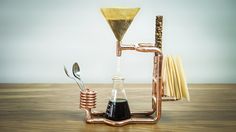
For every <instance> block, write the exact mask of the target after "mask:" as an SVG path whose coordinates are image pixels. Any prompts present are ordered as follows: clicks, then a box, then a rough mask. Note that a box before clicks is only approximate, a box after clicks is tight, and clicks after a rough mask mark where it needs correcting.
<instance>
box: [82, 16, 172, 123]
mask: <svg viewBox="0 0 236 132" xmlns="http://www.w3.org/2000/svg"><path fill="white" fill-rule="evenodd" d="M162 25H163V16H157V17H156V31H155V44H150V43H140V44H138V46H137V47H136V46H135V45H122V44H121V42H120V41H118V42H117V48H116V49H117V51H116V55H117V56H121V54H122V51H123V50H135V51H137V52H144V53H154V58H153V63H154V67H153V79H152V110H151V111H144V112H131V115H132V116H131V118H130V119H127V120H122V121H112V120H109V119H106V118H105V117H104V114H105V113H104V112H96V111H92V109H93V108H96V92H95V91H91V90H89V89H86V90H85V91H82V92H81V93H80V109H83V110H84V111H85V112H86V118H85V120H86V122H87V123H106V124H108V125H112V126H123V125H126V124H131V123H156V122H157V121H159V120H160V118H161V105H162V101H175V100H176V98H175V97H167V96H165V95H164V89H163V85H162V84H163V82H162V62H163V54H162V52H161V48H162Z"/></svg>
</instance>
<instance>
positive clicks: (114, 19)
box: [101, 8, 140, 41]
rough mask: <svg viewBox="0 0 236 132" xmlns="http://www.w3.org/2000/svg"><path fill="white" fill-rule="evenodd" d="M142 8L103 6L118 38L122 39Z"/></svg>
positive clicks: (104, 12)
mask: <svg viewBox="0 0 236 132" xmlns="http://www.w3.org/2000/svg"><path fill="white" fill-rule="evenodd" d="M139 10H140V8H101V12H102V14H103V16H104V17H105V18H106V20H107V22H108V23H109V25H110V27H111V29H112V31H113V33H114V35H115V37H116V39H117V40H119V41H121V40H122V38H123V36H124V34H125V32H126V31H127V29H128V28H129V26H130V24H131V23H132V21H133V19H134V17H135V16H136V14H137V13H138V11H139Z"/></svg>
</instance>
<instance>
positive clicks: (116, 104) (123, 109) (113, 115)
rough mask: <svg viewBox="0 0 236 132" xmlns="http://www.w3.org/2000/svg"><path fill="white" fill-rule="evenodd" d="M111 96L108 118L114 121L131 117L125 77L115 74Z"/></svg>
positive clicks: (107, 112) (107, 111)
mask: <svg viewBox="0 0 236 132" xmlns="http://www.w3.org/2000/svg"><path fill="white" fill-rule="evenodd" d="M112 80H113V89H112V92H111V98H110V100H109V102H108V105H107V110H106V114H105V116H106V118H107V119H110V120H113V121H121V120H126V119H129V118H130V117H131V114H130V109H129V104H128V100H127V97H126V93H125V89H124V78H123V77H121V76H114V77H113V78H112Z"/></svg>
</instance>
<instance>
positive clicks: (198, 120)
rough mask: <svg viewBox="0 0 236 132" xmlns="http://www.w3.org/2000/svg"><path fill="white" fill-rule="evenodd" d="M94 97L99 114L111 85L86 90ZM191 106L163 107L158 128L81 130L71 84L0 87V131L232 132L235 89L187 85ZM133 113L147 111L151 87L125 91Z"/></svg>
mask: <svg viewBox="0 0 236 132" xmlns="http://www.w3.org/2000/svg"><path fill="white" fill-rule="evenodd" d="M86 86H87V87H90V88H91V89H94V90H96V91H98V100H97V101H98V103H97V110H101V111H104V110H105V109H106V105H107V101H108V98H109V95H110V91H111V85H108V84H107V85H105V84H90V85H86ZM189 87H190V95H191V102H187V101H175V102H163V110H162V118H161V120H160V121H159V122H158V123H157V124H132V125H126V126H123V127H112V126H108V125H105V124H86V123H85V122H84V111H82V110H79V89H78V88H77V87H76V85H74V84H0V131H1V132H18V131H19V132H21V131H33V132H38V131H39V132H41V131H50V132H60V131H62V132H70V131H73V132H74V131H75V132H79V131H88V130H89V131H95V132H104V131H109V132H111V131H119V132H121V131H127V132H129V131H130V132H131V131H132V132H134V131H138V132H147V131H155V132H157V131H181V132H183V131H186V132H189V131H202V132H205V131H209V132H212V131H225V132H228V131H232V132H233V131H236V85H190V86H189ZM126 91H127V96H128V100H129V105H130V108H131V110H132V111H136V110H150V109H151V98H150V97H151V96H150V95H151V87H150V85H145V84H140V85H137V84H136V85H135V84H129V85H126Z"/></svg>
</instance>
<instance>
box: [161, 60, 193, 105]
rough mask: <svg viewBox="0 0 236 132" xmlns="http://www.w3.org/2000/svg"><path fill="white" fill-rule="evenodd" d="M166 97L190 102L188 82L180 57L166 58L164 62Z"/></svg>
mask: <svg viewBox="0 0 236 132" xmlns="http://www.w3.org/2000/svg"><path fill="white" fill-rule="evenodd" d="M163 83H164V85H163V86H164V95H166V96H169V97H175V98H176V99H178V100H179V99H183V98H185V99H187V100H188V101H190V97H189V92H188V87H187V82H186V78H185V74H184V69H183V65H182V61H181V59H180V57H177V56H165V57H164V60H163Z"/></svg>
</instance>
